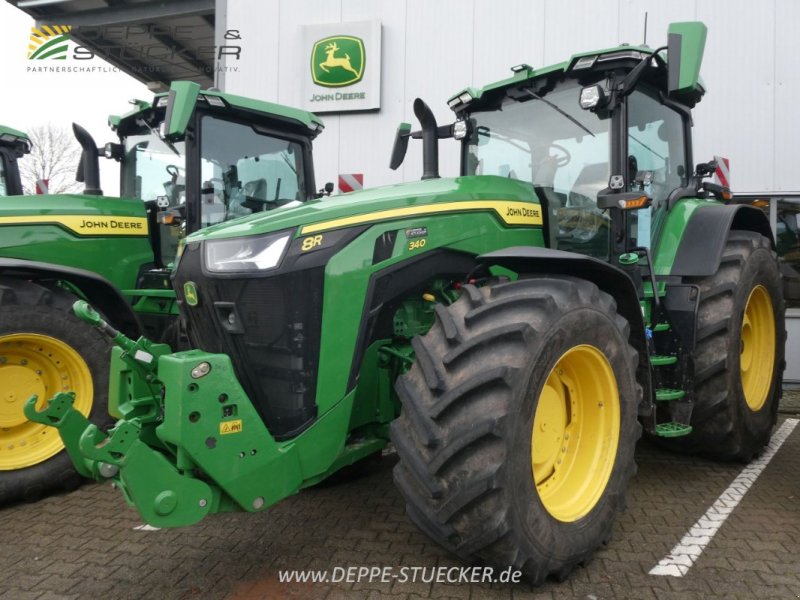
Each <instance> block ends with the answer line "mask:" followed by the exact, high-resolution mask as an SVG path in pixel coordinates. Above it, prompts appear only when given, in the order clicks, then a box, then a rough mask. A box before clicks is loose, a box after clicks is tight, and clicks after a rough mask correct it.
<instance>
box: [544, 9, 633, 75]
mask: <svg viewBox="0 0 800 600" xmlns="http://www.w3.org/2000/svg"><path fill="white" fill-rule="evenodd" d="M544 18H545V30H544V37H543V38H542V43H543V44H544V46H543V47H544V65H550V64H554V63H559V62H562V61H565V60H567V59H568V58H569V57H570V56H572V55H573V54H575V53H577V52H583V51H586V50H597V49H601V48H610V47H612V46H616V45H617V44H618V43H619V42H620V41H629V40H620V39H619V2H618V1H613V0H606V1H604V2H597V1H596V0H595V1H593V0H546V1H545V6H544ZM635 41H639V39H637V40H635ZM544 65H542V66H544Z"/></svg>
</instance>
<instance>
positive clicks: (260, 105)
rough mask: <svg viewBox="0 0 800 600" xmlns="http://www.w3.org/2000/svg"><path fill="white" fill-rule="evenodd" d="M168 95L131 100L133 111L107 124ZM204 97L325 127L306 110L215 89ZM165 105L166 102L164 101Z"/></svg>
mask: <svg viewBox="0 0 800 600" xmlns="http://www.w3.org/2000/svg"><path fill="white" fill-rule="evenodd" d="M167 96H168V93H167V92H164V93H160V94H156V95H155V96H154V98H153V102H147V101H145V100H131V103H132V104H135V105H136V108H134V109H133V110H130V111H128V112H127V113H125V114H124V115H120V116H117V115H111V116H109V117H108V124H109V126H110V127H111V128H112V129H117V128H118V127H119V125H120V123H121V122H122V121H125V120H127V119H130V118H132V117H135V116H137V115H140V114H142V113H144V112H146V111H148V110H150V109H151V108H153V105H156V106H158V105H159V101H160V99H161V98H165V99H166V98H167ZM206 97H217V98H221V99H222V100H224V101H225V103H226V104H227V105H229V106H232V107H234V108H239V109H243V110H249V111H252V112H256V113H259V114H263V115H265V116H274V117H278V118H280V119H283V120H285V121H290V122H293V123H295V124H297V125H301V126H303V127H306V128H308V129H310V130H318V129H322V128H323V127H324V126H325V125H324V123H323V122H322V119H320V118H319V117H318V116H317V115H315V114H314V113H312V112H308V111H306V110H301V109H298V108H293V107H291V106H285V105H283V104H276V103H274V102H266V101H264V100H256V99H254V98H246V97H244V96H237V95H235V94H228V93H225V92H221V91H219V90H215V89H208V90H201V91H200V95H199V96H198V99H199V101H201V102H208V101H207V100H206ZM164 103H166V100H164Z"/></svg>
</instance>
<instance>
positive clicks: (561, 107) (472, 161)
mask: <svg viewBox="0 0 800 600" xmlns="http://www.w3.org/2000/svg"><path fill="white" fill-rule="evenodd" d="M580 90H581V88H580V86H578V84H577V83H575V82H567V83H564V84H561V85H558V86H556V88H555V89H554V90H553V91H550V92H548V93H546V94H545V93H544V92H541V93H539V94H538V97H537V94H533V93H532V92H530V91H527V92H526V91H525V90H522V91H521V92H520V96H519V98H518V99H512V98H509V99H507V100H505V101H504V102H503V104H502V105H501V106H500V108H499V109H496V110H491V111H476V112H473V113H472V114H471V115H470V132H471V133H470V137H469V138H468V140H467V146H466V156H465V161H464V164H465V171H466V172H465V174H466V175H499V176H501V177H509V178H512V179H518V180H520V181H524V182H527V183H530V184H531V186H532V187H533V188H534V190H535V191H536V193H537V196H538V197H539V199H540V200H541V201H542V203H543V204H546V209H547V214H548V217H549V219H548V231H549V239H550V247H553V248H561V249H563V250H570V251H573V252H581V253H583V254H590V255H592V256H596V257H599V258H607V257H608V251H609V239H610V238H609V232H610V217H609V216H608V215H607V214H605V213H604V212H603V211H601V210H599V209H598V208H597V192H599V191H600V190H602V189H603V188H605V187H606V186H607V185H608V179H609V174H610V173H609V149H610V141H609V127H610V122H611V119H610V118H605V119H603V118H600V117H599V116H598V115H597V114H595V113H593V112H590V111H585V110H582V109H581V108H580V106H579V104H578V97H579V95H580Z"/></svg>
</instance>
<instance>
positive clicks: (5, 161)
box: [0, 125, 31, 197]
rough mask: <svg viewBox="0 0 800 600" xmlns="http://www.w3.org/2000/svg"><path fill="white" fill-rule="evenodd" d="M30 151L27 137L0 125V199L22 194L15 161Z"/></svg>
mask: <svg viewBox="0 0 800 600" xmlns="http://www.w3.org/2000/svg"><path fill="white" fill-rule="evenodd" d="M30 151H31V142H30V140H29V139H28V136H27V135H25V134H24V133H22V132H21V131H18V130H16V129H12V128H11V127H5V126H4V125H0V197H2V196H17V195H19V194H22V182H21V181H20V178H19V166H18V164H17V161H18V160H19V159H20V158H22V157H23V156H25V155H26V154H28V153H29V152H30Z"/></svg>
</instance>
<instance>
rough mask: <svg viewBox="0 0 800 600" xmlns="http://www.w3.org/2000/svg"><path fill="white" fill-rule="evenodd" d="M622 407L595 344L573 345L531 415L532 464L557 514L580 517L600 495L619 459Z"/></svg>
mask: <svg viewBox="0 0 800 600" xmlns="http://www.w3.org/2000/svg"><path fill="white" fill-rule="evenodd" d="M619 406H620V401H619V391H618V388H617V382H616V378H615V377H614V371H613V370H612V368H611V364H610V363H609V362H608V359H607V358H606V357H605V355H604V354H603V353H602V352H601V351H600V350H598V349H597V348H595V347H594V346H589V345H580V346H575V347H573V348H571V349H570V350H568V351H567V352H566V353H564V355H562V356H561V358H559V359H558V361H556V364H555V365H554V366H553V368H552V370H551V371H550V373H549V374H548V376H547V379H546V381H545V383H544V386H543V387H542V391H541V393H540V394H539V398H538V401H537V403H536V412H535V414H534V419H533V427H532V432H531V468H532V473H533V481H534V485H535V486H536V490H537V492H538V494H539V498H540V500H541V501H542V504H543V505H544V507H545V508H546V509H547V511H548V512H549V513H550V514H551V515H552V516H553V517H554V518H556V519H558V520H561V521H565V522H570V521H576V520H578V519H580V518H581V517H583V516H585V515H586V514H587V513H589V512H590V511H591V510H592V508H594V506H595V505H596V504H597V502H598V501H599V500H600V498H601V497H602V495H603V492H604V490H605V488H606V485H607V484H608V480H609V478H610V477H611V471H612V469H613V466H614V463H615V461H616V455H617V446H618V444H619V431H620V408H619Z"/></svg>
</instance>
